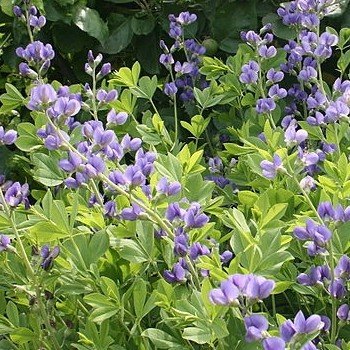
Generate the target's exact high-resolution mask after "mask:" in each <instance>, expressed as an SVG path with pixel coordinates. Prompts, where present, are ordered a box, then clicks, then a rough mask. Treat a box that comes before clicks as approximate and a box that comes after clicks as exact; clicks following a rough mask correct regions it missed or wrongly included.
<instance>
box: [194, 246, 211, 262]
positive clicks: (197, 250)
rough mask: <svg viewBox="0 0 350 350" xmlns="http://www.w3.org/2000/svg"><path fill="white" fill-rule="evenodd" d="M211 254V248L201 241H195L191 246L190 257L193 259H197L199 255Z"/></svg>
mask: <svg viewBox="0 0 350 350" xmlns="http://www.w3.org/2000/svg"><path fill="white" fill-rule="evenodd" d="M202 255H210V250H209V248H208V247H207V246H206V245H204V244H201V243H199V242H195V243H193V244H192V245H191V247H190V257H191V259H192V260H196V259H197V258H198V257H199V256H202Z"/></svg>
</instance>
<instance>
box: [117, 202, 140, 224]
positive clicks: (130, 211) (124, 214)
mask: <svg viewBox="0 0 350 350" xmlns="http://www.w3.org/2000/svg"><path fill="white" fill-rule="evenodd" d="M141 214H143V211H142V209H141V207H140V206H139V205H137V204H135V203H132V204H131V207H129V208H124V209H123V210H122V211H121V213H120V217H121V218H122V219H124V220H129V221H135V220H136V219H137V218H139V217H140V215H141Z"/></svg>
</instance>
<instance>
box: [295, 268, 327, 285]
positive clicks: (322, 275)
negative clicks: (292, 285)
mask: <svg viewBox="0 0 350 350" xmlns="http://www.w3.org/2000/svg"><path fill="white" fill-rule="evenodd" d="M330 279H331V272H330V269H329V267H328V266H327V265H322V266H313V267H311V268H310V272H309V273H308V274H306V273H301V274H300V275H299V276H298V277H297V280H298V282H299V283H300V284H302V285H304V286H314V285H318V284H319V285H323V283H324V280H330Z"/></svg>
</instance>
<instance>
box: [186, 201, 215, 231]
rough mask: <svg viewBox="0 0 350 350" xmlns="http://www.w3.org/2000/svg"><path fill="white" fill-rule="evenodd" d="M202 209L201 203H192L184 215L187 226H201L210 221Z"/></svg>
mask: <svg viewBox="0 0 350 350" xmlns="http://www.w3.org/2000/svg"><path fill="white" fill-rule="evenodd" d="M200 210H201V206H200V204H199V203H196V202H194V203H192V204H191V205H190V207H189V208H188V209H187V211H186V213H185V215H184V217H183V220H184V222H185V224H186V227H191V228H199V227H202V226H204V225H205V224H206V223H207V222H208V221H209V218H208V216H207V215H205V214H203V213H201V212H200Z"/></svg>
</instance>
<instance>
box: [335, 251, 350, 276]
mask: <svg viewBox="0 0 350 350" xmlns="http://www.w3.org/2000/svg"><path fill="white" fill-rule="evenodd" d="M334 273H335V275H336V276H337V277H339V278H346V279H349V278H350V258H349V257H348V256H347V255H343V256H342V257H341V258H340V259H339V261H338V264H337V266H336V268H335V270H334Z"/></svg>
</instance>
